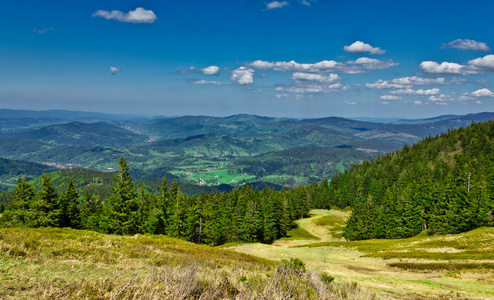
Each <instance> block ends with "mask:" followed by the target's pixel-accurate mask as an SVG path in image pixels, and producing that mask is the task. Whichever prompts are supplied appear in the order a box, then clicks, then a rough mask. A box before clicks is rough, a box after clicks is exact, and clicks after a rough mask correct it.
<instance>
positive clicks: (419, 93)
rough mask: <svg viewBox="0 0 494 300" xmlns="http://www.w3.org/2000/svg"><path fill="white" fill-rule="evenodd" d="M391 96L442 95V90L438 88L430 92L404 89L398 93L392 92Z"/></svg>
mask: <svg viewBox="0 0 494 300" xmlns="http://www.w3.org/2000/svg"><path fill="white" fill-rule="evenodd" d="M389 93H390V94H393V95H425V96H429V95H438V94H440V93H441V90H440V89H438V88H433V89H429V90H422V89H420V90H414V89H402V90H396V91H391V92H389Z"/></svg>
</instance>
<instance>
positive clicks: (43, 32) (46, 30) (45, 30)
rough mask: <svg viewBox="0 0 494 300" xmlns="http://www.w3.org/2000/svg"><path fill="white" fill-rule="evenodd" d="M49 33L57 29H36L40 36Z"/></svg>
mask: <svg viewBox="0 0 494 300" xmlns="http://www.w3.org/2000/svg"><path fill="white" fill-rule="evenodd" d="M48 31H52V32H53V31H55V29H53V27H50V28H43V29H34V32H37V33H39V34H45V33H47V32H48Z"/></svg>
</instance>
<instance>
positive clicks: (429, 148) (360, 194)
mask: <svg viewBox="0 0 494 300" xmlns="http://www.w3.org/2000/svg"><path fill="white" fill-rule="evenodd" d="M493 175H494V122H493V121H489V122H486V123H476V124H472V125H471V126H470V127H467V128H459V129H456V130H452V131H448V133H445V134H441V135H439V136H435V137H428V138H425V139H424V140H422V141H420V142H418V143H416V144H414V145H413V146H411V147H410V146H405V147H404V148H403V149H402V150H401V151H398V152H396V153H390V154H387V155H385V156H379V157H378V158H376V159H375V160H374V161H372V162H369V161H364V163H363V164H360V165H353V166H352V167H351V168H350V170H347V171H345V173H343V174H340V175H336V176H334V177H333V178H332V180H331V186H330V192H329V193H330V196H329V201H330V204H331V205H337V206H339V207H345V206H348V205H351V206H352V207H353V214H352V216H351V217H350V219H349V220H348V223H347V227H346V229H345V237H346V238H347V239H350V240H363V239H371V238H404V237H411V236H414V235H416V234H418V233H420V232H421V231H423V230H427V233H429V234H452V233H459V232H464V231H468V230H471V229H474V228H477V227H480V226H486V225H493V218H494V211H493V207H494V177H493Z"/></svg>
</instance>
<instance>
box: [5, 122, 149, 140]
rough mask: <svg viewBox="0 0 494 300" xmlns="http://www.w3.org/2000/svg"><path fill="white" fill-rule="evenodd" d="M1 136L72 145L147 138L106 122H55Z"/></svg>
mask: <svg viewBox="0 0 494 300" xmlns="http://www.w3.org/2000/svg"><path fill="white" fill-rule="evenodd" d="M3 137H4V138H10V139H23V140H34V141H39V142H44V143H48V144H55V145H72V146H95V145H132V144H138V143H142V142H145V141H147V140H148V137H147V136H144V135H142V134H137V133H134V132H132V131H130V130H127V129H124V128H121V127H117V126H115V125H111V124H109V123H106V122H96V123H81V122H70V123H65V124H56V125H50V126H45V127H43V128H39V129H31V130H27V131H23V132H20V133H16V134H10V135H4V136H3Z"/></svg>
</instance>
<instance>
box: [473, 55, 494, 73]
mask: <svg viewBox="0 0 494 300" xmlns="http://www.w3.org/2000/svg"><path fill="white" fill-rule="evenodd" d="M467 65H468V67H469V68H470V69H471V71H473V72H475V71H476V72H478V73H481V72H494V55H492V54H490V55H486V56H484V57H479V58H476V59H473V60H471V61H469V62H468V63H467Z"/></svg>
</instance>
